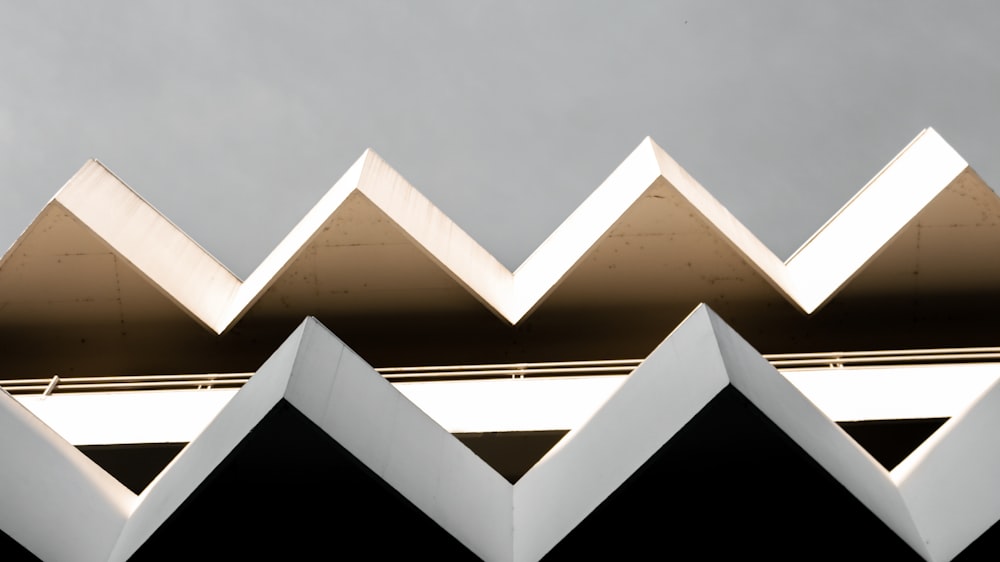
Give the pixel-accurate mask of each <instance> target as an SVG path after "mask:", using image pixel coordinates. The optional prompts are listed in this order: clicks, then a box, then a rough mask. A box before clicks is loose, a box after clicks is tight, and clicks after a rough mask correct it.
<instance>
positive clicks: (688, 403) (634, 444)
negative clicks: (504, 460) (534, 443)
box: [514, 306, 729, 561]
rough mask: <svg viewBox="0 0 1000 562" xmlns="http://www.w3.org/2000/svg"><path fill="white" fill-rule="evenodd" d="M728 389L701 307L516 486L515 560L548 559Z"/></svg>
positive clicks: (705, 312) (706, 309)
mask: <svg viewBox="0 0 1000 562" xmlns="http://www.w3.org/2000/svg"><path fill="white" fill-rule="evenodd" d="M728 384H729V379H728V377H727V375H726V368H725V365H724V363H723V360H722V357H721V355H720V354H719V350H718V346H717V345H716V341H715V335H714V333H713V330H712V325H711V322H710V317H709V311H708V308H707V307H705V306H700V307H698V308H697V309H695V311H694V312H692V313H691V314H690V315H689V316H688V317H687V319H685V320H684V322H682V323H681V325H680V326H678V327H677V328H676V329H675V330H674V331H673V333H671V334H670V335H669V336H668V337H667V338H666V339H665V340H664V341H663V343H661V344H660V345H659V346H658V347H657V348H656V349H655V350H654V351H653V352H652V353H651V354H650V355H649V356H648V357H647V358H646V360H645V361H643V362H642V364H641V365H640V366H639V367H638V368H637V369H636V370H635V371H633V372H632V375H631V376H630V377H629V379H628V380H627V381H626V382H625V383H624V384H623V385H622V386H621V388H620V389H619V390H618V392H617V393H615V394H614V395H612V396H611V398H609V399H608V401H607V403H605V405H604V406H603V407H602V408H600V409H599V410H598V411H597V412H596V413H595V414H594V416H593V417H592V418H591V419H590V421H588V422H587V423H586V424H585V425H584V426H583V427H580V428H578V429H576V430H574V431H571V432H570V433H569V434H567V435H566V436H565V437H564V438H563V439H562V441H560V442H559V443H558V444H557V445H556V446H555V448H553V449H552V450H551V451H549V453H548V454H547V455H545V456H544V457H543V458H542V459H541V460H539V461H538V463H537V464H535V466H534V467H532V468H531V470H530V471H528V473H527V474H525V475H524V476H522V477H521V479H520V480H518V482H517V484H515V486H514V560H519V561H520V560H524V561H528V560H537V559H539V558H541V557H542V556H544V555H545V553H546V552H548V551H549V550H550V549H551V548H552V547H553V546H555V545H556V544H557V543H558V542H559V541H560V540H562V539H563V537H565V536H566V535H567V534H568V533H569V532H570V531H572V530H573V528H574V527H576V526H577V525H578V524H579V523H580V522H581V521H583V519H584V518H586V517H587V516H588V515H589V514H590V513H591V512H592V511H593V510H594V509H595V508H596V507H597V506H598V505H600V504H601V502H603V501H604V500H605V499H606V498H607V497H608V496H609V495H610V494H611V493H612V492H614V491H615V490H616V489H618V487H620V486H621V485H622V483H624V482H625V480H627V479H628V478H629V477H630V476H631V475H632V474H633V473H634V472H635V471H636V470H637V469H638V468H639V467H640V466H642V464H643V463H645V462H646V461H647V460H648V459H649V458H650V457H651V456H652V455H653V454H654V453H656V451H658V450H659V449H660V448H661V447H663V445H664V444H665V443H666V442H667V441H669V440H670V438H671V437H672V436H673V435H674V434H676V433H677V432H678V431H680V430H681V429H682V428H683V427H684V426H685V425H686V424H687V423H688V422H689V421H690V420H691V418H693V417H694V416H695V415H696V414H697V413H698V412H699V411H701V409H702V408H703V407H704V406H705V405H706V404H708V403H709V402H710V401H711V400H712V398H714V397H715V396H716V395H717V394H718V393H719V392H720V391H722V390H723V389H724V388H725V387H726V386H727V385H728Z"/></svg>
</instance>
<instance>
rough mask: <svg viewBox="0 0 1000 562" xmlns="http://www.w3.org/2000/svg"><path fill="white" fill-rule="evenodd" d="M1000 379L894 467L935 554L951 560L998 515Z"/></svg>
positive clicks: (994, 521)
mask: <svg viewBox="0 0 1000 562" xmlns="http://www.w3.org/2000/svg"><path fill="white" fill-rule="evenodd" d="M997 428H1000V384H994V385H993V386H991V387H990V388H989V389H988V390H987V391H986V392H985V393H984V394H983V395H982V397H981V398H980V399H979V400H978V401H976V402H975V403H974V404H972V405H971V406H970V407H969V408H968V409H967V410H966V411H965V412H963V413H961V414H960V415H958V416H956V417H954V418H952V419H951V420H949V421H948V422H947V423H945V424H944V425H943V426H942V427H941V428H940V429H938V430H937V431H936V432H935V433H934V434H933V435H931V437H930V438H929V439H927V441H925V442H924V443H923V444H922V445H921V446H920V447H918V448H917V450H915V451H914V452H913V453H912V454H911V455H910V456H909V457H907V458H906V459H905V460H903V462H902V463H900V464H899V466H897V467H896V469H895V470H893V473H892V475H893V478H894V479H895V480H896V482H897V484H898V486H899V489H900V490H901V491H902V493H903V497H904V498H905V499H906V503H907V505H908V506H909V508H910V511H911V512H912V514H913V519H914V520H915V521H916V523H917V525H918V526H919V527H920V531H921V533H922V534H923V536H924V539H925V541H926V543H927V549H928V550H929V551H930V553H931V554H932V557H933V558H932V559H933V560H951V559H952V558H953V557H954V556H956V555H958V553H960V552H961V551H962V550H964V549H965V548H966V547H967V546H968V545H969V544H971V543H972V542H973V541H974V540H975V539H976V538H978V537H979V535H981V534H982V533H983V532H985V531H986V530H987V529H989V528H990V527H991V526H992V525H994V524H995V523H997V521H998V520H1000V433H998V431H997Z"/></svg>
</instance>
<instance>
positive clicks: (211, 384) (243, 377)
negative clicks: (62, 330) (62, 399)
mask: <svg viewBox="0 0 1000 562" xmlns="http://www.w3.org/2000/svg"><path fill="white" fill-rule="evenodd" d="M251 375H253V373H217V374H195V375H191V374H183V375H135V376H113V377H60V376H59V375H55V376H53V377H51V378H47V379H10V380H0V388H2V389H4V390H6V391H7V392H9V393H10V394H44V395H46V396H48V395H50V394H52V393H54V392H56V391H59V392H109V391H128V390H198V389H210V388H240V387H241V386H243V385H244V384H246V382H247V381H248V380H250V376H251Z"/></svg>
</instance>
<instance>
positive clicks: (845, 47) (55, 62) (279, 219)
mask: <svg viewBox="0 0 1000 562" xmlns="http://www.w3.org/2000/svg"><path fill="white" fill-rule="evenodd" d="M998 103H1000V4H996V3H990V2H954V1H953V2H912V1H887V2H874V3H873V2H867V1H865V2H860V1H840V2H828V3H822V4H821V3H816V2H808V3H807V2H801V1H788V2H765V3H753V6H752V7H751V3H742V2H741V3H738V2H607V3H603V4H597V3H581V2H535V1H530V2H529V1H514V2H511V1H506V2H467V1H462V2H459V1H455V2H440V1H424V2H419V3H403V2H398V3H386V2H353V3H347V2H343V3H332V2H331V3H328V2H269V3H264V2H248V1H216V2H203V1H173V2H144V1H140V2H135V1H133V2H124V1H120V2H93V1H92V2H86V3H77V2H65V3H56V2H51V3H27V2H15V1H13V0H0V248H6V247H7V246H9V245H10V244H11V243H12V242H13V241H14V239H15V238H16V237H17V235H18V234H19V233H20V232H21V231H22V230H23V229H24V228H25V227H26V226H27V225H28V223H29V222H30V221H31V219H32V218H33V217H34V216H35V215H36V214H37V212H38V211H39V210H40V209H41V207H42V206H43V205H44V204H45V202H46V201H47V200H48V199H49V198H50V197H51V196H52V195H53V194H54V193H55V192H56V191H57V190H58V189H59V187H60V186H61V185H62V184H63V183H64V182H65V181H66V180H67V179H69V177H70V176H71V175H72V174H73V173H74V172H75V171H76V170H77V168H79V167H80V166H81V165H82V164H83V162H84V161H85V160H86V159H87V158H91V157H95V158H98V159H100V160H101V161H102V162H104V163H105V164H106V165H107V166H108V167H110V168H111V169H112V170H114V171H115V172H116V173H117V174H118V175H119V176H120V177H122V178H123V179H124V180H125V181H126V182H127V183H129V185H131V186H132V187H133V188H134V189H136V190H137V191H138V192H139V193H140V194H141V195H143V196H144V197H145V198H146V199H148V200H149V201H150V202H151V203H152V204H153V205H155V206H156V207H157V208H159V209H160V210H161V211H162V212H163V213H164V214H166V215H167V216H168V217H169V218H170V219H171V220H173V221H174V222H175V223H177V224H178V225H179V226H180V227H181V228H183V229H184V230H185V231H187V232H188V233H189V234H190V235H191V236H192V237H193V238H194V239H195V240H197V241H198V242H199V243H201V244H202V245H203V246H205V247H206V248H207V249H208V250H209V251H211V252H212V253H214V254H215V255H216V256H217V257H218V258H219V259H220V260H221V261H222V262H223V263H225V264H226V265H227V266H229V267H230V268H231V269H233V271H234V272H236V273H237V274H239V275H241V276H245V275H246V274H248V273H249V272H250V271H251V270H252V269H253V268H254V267H255V266H256V265H257V263H258V262H259V261H260V260H261V259H263V257H264V256H266V255H267V253H268V252H270V250H271V248H273V246H274V245H275V244H276V243H277V242H278V241H279V240H280V239H281V238H282V237H283V236H284V235H285V234H286V233H287V232H288V230H289V229H290V228H292V226H294V224H295V223H296V222H297V221H298V220H299V218H301V216H302V215H303V214H304V213H305V212H306V211H307V210H308V209H309V208H310V207H311V206H312V205H313V204H314V203H315V202H316V201H317V200H318V199H319V197H320V196H321V195H322V193H323V192H325V191H326V189H328V188H329V187H330V186H331V185H333V183H334V182H335V181H336V180H337V178H339V177H340V175H341V174H342V173H343V172H344V171H346V169H347V168H348V166H350V164H351V163H352V162H353V161H354V160H356V159H357V158H358V157H359V156H360V155H361V153H362V151H363V150H364V149H365V148H366V147H372V148H374V149H375V151H376V152H378V153H379V154H381V155H382V156H383V157H384V158H385V159H386V160H387V161H388V162H389V164H390V165H392V166H393V167H395V168H396V169H397V170H398V171H399V172H400V173H401V174H403V176H404V177H406V178H407V179H408V180H409V181H410V182H411V183H412V184H413V185H415V186H416V187H417V188H418V189H420V190H421V191H422V192H423V193H424V194H426V195H427V196H428V197H429V198H430V199H431V200H432V201H433V202H434V203H435V204H436V205H437V206H438V207H440V208H441V209H442V210H443V211H444V212H445V213H447V214H448V215H449V216H451V218H452V219H453V220H455V221H456V222H457V223H458V224H459V225H460V226H462V227H463V228H464V229H465V230H467V231H468V232H469V233H470V234H471V235H472V236H473V237H474V238H476V239H477V240H478V241H479V242H480V243H481V244H482V245H483V246H484V247H486V249H487V250H489V251H491V252H492V253H494V254H495V255H496V256H497V257H498V258H499V259H500V260H501V261H502V262H504V263H505V264H506V265H507V266H508V267H511V268H513V267H515V266H517V265H518V264H519V263H520V262H521V261H522V260H523V259H524V258H525V257H526V256H527V255H528V254H529V253H530V252H531V251H532V250H533V249H534V248H535V246H537V245H538V244H539V243H540V242H541V241H542V240H544V238H545V237H546V236H547V235H548V234H549V233H550V232H551V231H552V229H553V228H555V227H556V226H557V225H558V224H559V223H560V222H561V221H562V220H563V219H564V218H565V217H566V216H567V215H568V214H569V213H570V212H572V211H573V209H574V208H575V207H576V206H577V205H578V204H579V203H580V202H581V201H582V200H583V199H584V198H585V197H586V196H587V195H588V194H589V193H590V192H591V191H593V189H594V188H596V187H597V186H598V185H599V184H600V183H601V181H603V179H604V178H605V177H606V176H607V175H608V174H609V173H610V172H611V171H612V170H613V169H614V168H615V167H616V166H617V165H618V164H619V163H620V162H621V161H622V160H623V159H624V158H625V156H626V155H627V154H628V153H629V152H631V151H632V149H633V148H635V146H636V145H638V143H639V142H640V141H641V140H642V139H643V137H645V136H646V135H650V136H652V137H653V138H654V139H655V140H656V141H657V142H658V143H659V144H660V145H661V146H663V148H665V149H666V150H667V152H669V153H670V154H671V155H672V156H673V157H674V158H675V159H676V160H677V161H678V162H679V163H680V164H681V165H682V166H684V167H685V168H686V169H687V170H688V171H689V172H691V174H692V175H694V177H695V178H697V179H698V180H699V181H700V182H701V183H702V184H703V185H704V186H705V187H706V188H708V189H709V191H711V192H712V193H713V194H714V195H715V196H716V197H717V198H718V199H720V200H721V201H722V202H723V203H724V204H725V205H726V206H728V207H729V209H730V210H731V211H732V212H733V213H734V214H735V215H736V216H737V217H738V218H739V219H740V220H741V221H743V222H744V223H745V224H746V225H747V226H748V227H749V228H750V229H751V230H752V231H754V232H755V233H756V234H757V235H758V236H759V237H760V238H761V239H762V240H763V241H764V243H766V244H767V245H768V246H770V247H771V249H772V250H774V251H775V252H776V253H777V254H778V255H779V256H780V257H786V256H787V255H789V254H790V253H791V252H792V251H793V250H794V249H795V248H797V247H798V246H799V244H801V243H802V242H803V241H804V240H805V239H806V238H807V237H808V236H809V235H810V234H811V233H812V232H813V231H814V230H815V229H816V228H818V227H819V226H820V225H821V224H822V223H823V222H825V221H826V219H827V218H829V216H830V215H831V214H833V213H834V212H835V211H836V210H837V209H838V208H839V207H840V206H841V205H842V204H843V203H844V202H845V201H846V200H847V199H848V198H849V197H850V196H851V195H852V194H853V193H854V192H855V191H857V190H858V189H859V188H860V187H861V186H862V185H863V184H864V183H865V182H866V181H867V180H868V179H869V178H870V177H871V176H872V175H874V174H875V173H876V172H877V171H878V170H879V169H880V168H881V167H882V166H883V165H884V164H885V163H886V162H888V161H889V160H890V159H891V158H892V157H893V156H894V155H895V154H896V153H897V152H898V151H899V150H900V149H901V148H903V146H905V145H906V143H907V142H908V141H909V140H910V139H911V138H912V137H914V136H915V135H916V134H917V133H918V132H919V131H920V130H921V129H922V128H924V127H926V126H933V127H934V128H935V129H937V130H938V131H939V132H940V133H941V134H942V135H943V136H944V137H945V139H947V140H948V141H949V142H950V143H951V144H952V145H953V146H954V147H955V148H956V149H957V150H958V151H959V152H960V153H961V154H962V155H963V156H964V157H965V158H966V159H967V160H968V161H969V162H970V163H971V164H972V165H973V167H974V168H975V169H976V170H977V171H978V172H979V173H980V174H981V175H982V176H983V177H984V179H986V181H987V182H988V183H989V184H990V185H992V186H993V187H994V189H996V188H997V186H1000V159H998V158H997V155H998V154H1000V111H998V109H1000V108H998Z"/></svg>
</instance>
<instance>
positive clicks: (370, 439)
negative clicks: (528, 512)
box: [285, 319, 512, 560]
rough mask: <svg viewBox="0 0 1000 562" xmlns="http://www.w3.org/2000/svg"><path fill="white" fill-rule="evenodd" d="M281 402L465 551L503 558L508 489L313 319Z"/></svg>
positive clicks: (508, 526) (508, 531)
mask: <svg viewBox="0 0 1000 562" xmlns="http://www.w3.org/2000/svg"><path fill="white" fill-rule="evenodd" d="M285 399H286V400H288V402H289V403H290V404H291V405H292V406H294V407H295V408H296V409H297V410H299V411H300V412H301V413H303V414H305V416H306V417H308V418H309V419H310V420H312V421H313V423H315V424H316V425H317V426H319V427H320V428H321V429H322V430H323V431H325V432H326V433H327V434H328V435H329V436H330V437H332V438H333V439H334V440H335V441H337V443H339V444H340V445H341V446H343V447H344V448H345V449H347V451H349V452H350V453H351V454H353V455H354V456H355V458H357V459H358V460H359V461H361V462H362V463H363V464H364V465H365V466H367V467H368V468H369V469H370V470H371V471H372V472H374V473H375V474H376V475H377V476H379V477H380V478H382V479H383V480H384V481H385V482H386V483H387V484H389V485H390V486H392V487H393V488H394V489H395V490H396V491H397V492H399V493H400V494H401V495H402V496H403V497H405V498H406V499H408V500H409V501H410V502H412V503H413V505H414V506H416V507H417V508H418V509H420V510H421V511H422V512H424V514H426V515H427V516H429V517H430V518H431V519H432V520H434V521H435V522H436V523H437V524H438V525H440V526H441V527H442V528H443V529H444V530H446V531H448V532H449V533H450V534H451V535H452V536H454V537H455V538H456V539H458V540H459V541H460V542H461V543H462V544H464V545H465V546H466V547H468V548H469V549H470V550H471V551H472V552H474V553H476V554H477V555H478V556H480V557H482V558H484V559H487V560H508V559H510V550H511V544H512V538H511V537H512V523H511V517H510V513H511V485H510V483H509V482H507V480H505V479H504V478H503V477H502V476H500V474H498V473H497V472H496V471H495V470H494V469H493V468H492V467H491V466H489V465H488V464H486V462H484V461H483V460H482V459H480V458H479V457H478V456H477V455H476V454H475V453H473V452H472V451H471V450H470V449H469V448H468V447H466V446H465V445H464V444H462V442H461V441H459V440H458V439H456V438H455V437H454V436H453V435H452V434H450V433H448V431H446V430H445V429H444V428H442V427H441V426H440V425H438V424H437V423H436V422H435V421H434V420H432V419H431V418H430V417H429V416H428V415H427V414H425V413H424V412H423V411H422V410H420V408H418V407H417V406H416V405H415V404H413V402H410V400H409V399H407V398H406V397H405V396H404V395H403V394H402V393H401V392H399V391H398V390H396V389H395V388H394V387H393V386H392V384H390V383H389V382H388V381H386V380H385V379H384V378H382V376H381V375H379V374H378V373H377V372H376V371H375V370H374V369H373V368H372V367H371V366H370V365H368V364H367V363H365V361H364V360H363V359H361V358H360V357H359V356H358V355H357V354H356V353H354V351H352V350H351V349H350V348H348V347H347V346H346V345H345V344H344V343H343V342H341V341H340V340H339V339H338V338H337V337H336V336H334V335H333V334H332V333H331V332H330V331H329V330H327V329H326V328H325V327H323V326H322V325H321V324H320V323H319V322H317V321H316V320H314V319H309V320H308V321H307V325H306V332H305V335H304V337H303V340H302V344H301V347H300V352H299V355H298V357H297V358H296V363H295V368H294V371H293V373H292V377H291V381H290V383H289V386H288V389H287V391H286V394H285Z"/></svg>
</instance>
